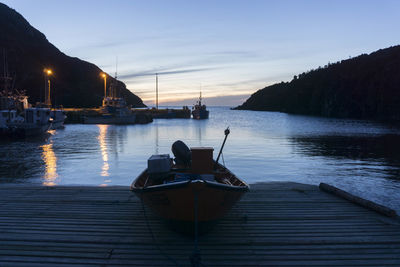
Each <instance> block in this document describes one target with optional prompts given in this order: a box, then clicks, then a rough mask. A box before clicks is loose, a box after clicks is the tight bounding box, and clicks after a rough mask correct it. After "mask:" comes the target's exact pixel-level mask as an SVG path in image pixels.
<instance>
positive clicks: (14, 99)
mask: <svg viewBox="0 0 400 267" xmlns="http://www.w3.org/2000/svg"><path fill="white" fill-rule="evenodd" d="M3 53H4V74H3V77H0V78H1V80H2V83H3V90H2V91H0V116H1V118H0V134H1V135H2V136H8V137H11V138H14V137H26V136H34V135H40V134H43V133H45V132H47V130H48V129H49V128H50V126H51V122H50V109H49V108H33V107H31V106H30V104H29V103H28V97H27V96H26V95H25V94H24V93H23V92H18V91H17V90H15V89H13V88H12V86H10V84H11V81H12V78H11V77H10V75H9V73H8V68H7V57H6V52H5V51H4V52H3ZM10 88H11V89H10Z"/></svg>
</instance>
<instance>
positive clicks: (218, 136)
mask: <svg viewBox="0 0 400 267" xmlns="http://www.w3.org/2000/svg"><path fill="white" fill-rule="evenodd" d="M209 109H210V118H209V119H208V120H191V119H157V120H154V122H153V123H150V124H146V125H127V126H116V125H115V126H114V125H82V124H68V125H66V127H65V129H61V130H54V131H52V132H50V134H48V135H47V136H45V137H42V138H37V139H30V140H15V141H9V140H1V141H0V186H1V184H7V183H8V184H9V183H13V184H15V183H17V184H35V185H37V184H40V185H43V186H54V185H91V186H110V185H125V186H129V185H130V184H131V182H132V181H133V179H134V178H136V176H138V175H139V174H140V172H141V171H142V170H143V169H144V168H146V165H147V159H148V158H149V157H150V156H151V155H152V154H167V153H169V154H171V156H172V152H171V145H172V143H173V142H174V141H176V140H182V141H184V142H185V143H186V144H187V145H188V146H207V147H209V146H211V147H214V149H215V150H214V158H216V156H217V153H218V151H219V148H220V146H221V144H222V141H223V138H224V130H225V128H226V127H228V126H229V127H230V130H231V134H230V135H229V137H228V140H227V143H226V145H225V149H224V152H223V157H222V158H221V162H222V163H224V164H225V165H226V166H227V167H228V168H229V169H230V170H231V171H233V172H234V173H235V174H236V175H237V176H238V177H240V178H241V179H243V180H244V181H246V182H247V183H249V184H253V183H257V182H269V181H294V182H300V183H307V184H316V185H317V184H319V183H320V182H324V183H328V184H332V185H335V186H338V187H339V188H341V189H344V190H346V191H349V192H351V193H353V194H356V195H359V196H362V197H365V198H367V199H369V200H373V201H375V202H377V203H380V204H384V205H386V206H389V207H391V208H394V209H396V210H397V212H398V213H400V127H398V126H393V125H390V124H383V123H377V122H371V121H360V120H349V119H331V118H320V117H309V116H299V115H289V114H284V113H277V112H256V111H236V110H230V109H229V108H226V107H210V108H209Z"/></svg>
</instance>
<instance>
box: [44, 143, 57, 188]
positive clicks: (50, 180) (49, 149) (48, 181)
mask: <svg viewBox="0 0 400 267" xmlns="http://www.w3.org/2000/svg"><path fill="white" fill-rule="evenodd" d="M41 148H42V149H43V152H42V159H43V161H44V163H45V168H46V169H45V174H44V177H43V178H44V180H45V181H44V182H43V185H44V186H55V185H56V179H57V177H58V174H57V157H56V154H55V153H54V150H53V144H52V143H50V144H46V145H43V146H41Z"/></svg>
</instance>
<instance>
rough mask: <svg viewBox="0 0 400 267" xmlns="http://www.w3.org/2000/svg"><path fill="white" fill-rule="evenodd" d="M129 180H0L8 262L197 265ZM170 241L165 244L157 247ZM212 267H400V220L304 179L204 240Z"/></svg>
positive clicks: (187, 244) (2, 261)
mask: <svg viewBox="0 0 400 267" xmlns="http://www.w3.org/2000/svg"><path fill="white" fill-rule="evenodd" d="M145 210H146V215H147V219H148V223H149V225H150V227H151V230H152V231H153V233H154V236H155V239H153V238H152V236H151V234H150V232H149V229H148V227H147V224H146V221H145V218H144V216H143V208H142V205H141V202H140V201H139V200H138V199H137V197H136V196H135V195H134V194H132V193H131V192H130V191H129V188H128V187H108V188H100V187H86V186H79V187H64V186H60V187H29V186H26V185H25V186H24V185H18V186H11V185H6V186H1V187H0V266H65V265H73V266H123V265H130V266H144V265H152V266H157V265H171V266H174V263H173V262H172V261H170V260H168V259H167V258H166V257H165V256H163V253H167V254H169V255H171V257H172V258H174V259H175V260H177V261H178V263H179V265H181V266H189V265H190V262H189V256H190V254H191V252H192V248H193V240H192V239H191V238H190V237H187V236H182V235H179V234H177V233H175V232H173V231H170V230H169V229H168V228H167V227H166V226H165V225H164V224H163V223H162V222H161V221H160V220H159V219H158V218H157V217H156V216H154V215H153V214H152V213H151V212H150V211H149V210H148V209H147V208H145ZM156 243H157V244H158V247H159V248H161V251H160V250H159V249H158V248H157V246H156V245H155V244H156ZM199 244H200V250H201V253H202V259H203V263H204V264H205V265H209V266H215V265H220V266H228V265H229V266H238V265H247V266H259V265H276V266H279V265H306V266H316V265H337V266H343V265H362V266H365V265H397V266H399V265H400V258H399V255H400V223H399V220H397V219H387V218H384V217H382V216H380V215H378V214H375V213H374V212H370V211H369V210H367V209H364V208H362V207H359V206H355V205H353V204H351V203H349V202H347V201H345V200H343V199H340V198H336V197H335V196H332V195H329V194H326V193H323V192H321V191H319V190H318V187H316V186H311V185H302V184H297V183H268V184H256V185H252V186H251V191H250V192H249V193H248V194H246V195H245V197H244V198H243V199H242V200H241V201H240V203H239V204H238V205H237V206H236V207H234V208H233V210H232V212H231V213H230V214H228V216H227V217H226V218H225V219H223V220H221V221H220V222H219V223H218V224H217V225H216V226H215V227H214V229H213V230H212V231H211V232H210V233H209V234H207V235H205V236H202V237H201V238H200V242H199Z"/></svg>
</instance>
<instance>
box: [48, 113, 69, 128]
mask: <svg viewBox="0 0 400 267" xmlns="http://www.w3.org/2000/svg"><path fill="white" fill-rule="evenodd" d="M66 118H67V115H66V114H65V112H64V110H62V109H51V110H50V121H51V127H50V129H52V130H55V129H60V128H64V121H65V119H66Z"/></svg>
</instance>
